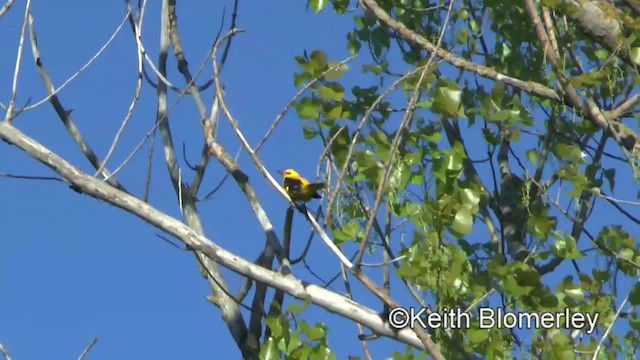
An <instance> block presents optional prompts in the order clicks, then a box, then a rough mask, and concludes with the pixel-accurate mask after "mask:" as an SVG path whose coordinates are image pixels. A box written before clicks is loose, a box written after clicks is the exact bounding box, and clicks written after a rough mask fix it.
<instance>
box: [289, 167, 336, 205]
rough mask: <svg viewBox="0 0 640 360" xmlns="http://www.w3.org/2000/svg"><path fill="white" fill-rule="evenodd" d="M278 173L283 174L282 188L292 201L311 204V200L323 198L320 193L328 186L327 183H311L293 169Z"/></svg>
mask: <svg viewBox="0 0 640 360" xmlns="http://www.w3.org/2000/svg"><path fill="white" fill-rule="evenodd" d="M278 172H279V173H280V174H282V177H283V182H282V187H283V188H284V190H285V191H286V192H287V194H289V197H290V198H291V200H293V201H302V202H309V201H311V199H321V198H322V196H321V195H320V194H318V191H319V190H322V189H324V187H325V186H326V184H325V183H323V182H318V183H310V182H309V180H307V179H305V178H303V177H302V176H300V174H298V172H297V171H295V170H293V169H287V170H285V171H278Z"/></svg>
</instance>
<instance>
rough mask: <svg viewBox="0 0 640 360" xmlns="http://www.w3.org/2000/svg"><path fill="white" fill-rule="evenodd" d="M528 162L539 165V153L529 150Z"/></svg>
mask: <svg viewBox="0 0 640 360" xmlns="http://www.w3.org/2000/svg"><path fill="white" fill-rule="evenodd" d="M527 160H529V162H530V163H532V164H533V165H536V164H538V151H536V150H534V149H530V150H527Z"/></svg>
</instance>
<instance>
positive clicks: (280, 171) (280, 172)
mask: <svg viewBox="0 0 640 360" xmlns="http://www.w3.org/2000/svg"><path fill="white" fill-rule="evenodd" d="M276 172H277V173H278V174H280V175H284V171H282V170H276Z"/></svg>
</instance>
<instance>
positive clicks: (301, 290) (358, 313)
mask: <svg viewBox="0 0 640 360" xmlns="http://www.w3.org/2000/svg"><path fill="white" fill-rule="evenodd" d="M0 139H2V140H6V141H8V142H10V143H12V144H14V145H15V146H16V147H18V148H20V149H22V150H23V151H25V152H27V153H28V154H29V155H30V156H32V157H33V158H35V159H37V160H38V161H40V162H41V163H43V164H44V165H46V166H47V167H49V168H51V169H52V170H54V171H55V172H56V173H58V174H60V175H61V176H62V177H63V178H64V179H65V180H66V181H68V182H70V183H71V184H72V185H73V186H74V187H75V188H76V189H78V190H79V191H81V192H83V193H85V194H87V195H89V196H92V197H94V198H96V199H99V200H102V201H104V202H107V203H109V204H112V205H114V206H116V207H118V208H120V209H122V210H124V211H126V212H128V213H131V214H133V215H135V216H137V217H139V218H140V219H142V220H144V221H146V222H148V223H149V224H151V225H153V226H155V227H157V228H158V229H160V230H163V231H165V232H167V233H168V234H171V235H172V236H174V237H176V238H178V239H180V240H181V241H183V242H184V243H185V244H186V245H187V246H189V247H190V248H192V249H195V250H198V251H200V252H201V253H203V254H205V255H206V256H207V257H208V258H209V259H212V260H214V261H216V262H218V263H219V264H221V265H223V266H225V267H227V268H229V269H230V270H232V271H234V272H236V273H239V274H242V275H244V276H247V277H251V278H253V279H254V280H255V281H260V282H264V283H265V284H267V285H269V286H272V287H274V288H276V289H280V290H283V291H284V292H286V293H287V294H290V295H291V296H293V297H295V298H297V299H301V300H305V299H307V298H310V299H311V302H312V303H314V304H316V305H319V306H320V307H322V308H324V309H326V310H328V311H331V312H334V313H336V314H339V315H340V316H342V317H345V318H347V319H350V320H353V321H357V322H359V323H361V324H362V325H364V326H367V327H369V328H371V329H372V330H374V331H375V332H376V333H378V334H380V335H383V336H387V337H390V338H393V339H396V340H398V341H400V342H402V343H405V344H407V345H411V346H413V347H415V348H417V349H424V346H423V345H422V342H421V341H420V339H419V338H418V337H417V336H416V335H415V334H414V332H413V331H412V330H410V329H402V330H396V329H392V328H391V327H390V326H389V324H388V323H387V322H386V321H385V320H384V319H381V318H380V317H379V315H378V314H377V313H376V312H375V311H373V310H371V309H368V308H366V307H364V306H361V305H359V304H357V303H354V302H353V301H350V300H349V299H347V298H345V297H343V296H341V295H338V294H336V293H334V292H331V291H328V290H325V289H323V288H321V287H318V286H315V285H312V284H303V283H302V282H301V281H300V280H298V279H296V278H294V277H293V276H291V275H287V276H284V275H281V274H279V273H277V272H274V271H271V270H268V269H265V268H263V267H261V266H257V265H255V264H253V263H252V262H249V261H246V260H244V259H243V258H242V257H240V256H238V255H236V254H233V253H230V252H228V251H226V250H225V249H223V248H221V247H219V246H218V245H216V244H215V243H213V242H212V241H211V240H209V239H207V238H206V237H204V236H202V235H200V234H198V233H197V232H196V231H194V230H193V229H192V228H190V227H188V226H186V225H185V224H183V223H182V222H180V221H179V220H177V219H174V218H172V217H170V216H168V215H166V214H165V213H163V212H160V211H158V210H157V209H155V208H153V207H152V206H150V205H148V204H146V203H145V202H143V201H141V200H139V199H137V198H136V197H134V196H132V195H129V194H127V193H125V192H122V191H120V190H118V189H115V188H113V187H110V186H108V185H106V184H104V183H102V182H101V181H99V180H97V179H95V178H93V177H91V176H89V175H87V174H84V173H82V172H81V171H80V170H78V169H76V168H75V167H74V166H72V165H71V164H69V163H67V162H66V161H64V160H63V159H62V158H60V157H59V156H57V155H56V154H55V153H53V152H51V150H49V149H47V148H46V147H44V146H42V145H41V144H40V143H38V142H37V141H35V140H34V139H32V138H30V137H28V136H27V135H25V134H24V133H22V132H20V130H18V129H16V128H14V127H12V126H10V125H8V124H6V123H0ZM396 306H397V304H396ZM422 331H423V332H424V330H422ZM425 335H426V334H425ZM426 336H428V335H426ZM433 346H435V345H433ZM433 349H434V351H436V352H437V353H439V351H438V350H437V349H436V348H435V347H434V348H433ZM436 358H437V359H444V358H443V357H442V356H439V357H436Z"/></svg>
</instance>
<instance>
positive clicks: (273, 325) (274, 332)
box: [265, 316, 282, 345]
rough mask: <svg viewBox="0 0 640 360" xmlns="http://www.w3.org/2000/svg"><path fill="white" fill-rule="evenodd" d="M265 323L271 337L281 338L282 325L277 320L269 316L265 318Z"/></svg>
mask: <svg viewBox="0 0 640 360" xmlns="http://www.w3.org/2000/svg"><path fill="white" fill-rule="evenodd" d="M265 322H266V323H267V326H268V327H269V329H270V330H271V336H273V337H274V338H276V339H277V338H279V337H281V336H282V324H281V323H280V319H279V318H277V317H274V316H269V317H267V319H266V320H265ZM274 345H275V344H274Z"/></svg>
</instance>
